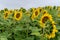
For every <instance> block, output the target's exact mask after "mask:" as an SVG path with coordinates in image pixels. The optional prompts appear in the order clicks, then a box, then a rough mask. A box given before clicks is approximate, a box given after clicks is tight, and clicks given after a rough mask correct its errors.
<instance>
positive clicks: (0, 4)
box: [0, 0, 60, 10]
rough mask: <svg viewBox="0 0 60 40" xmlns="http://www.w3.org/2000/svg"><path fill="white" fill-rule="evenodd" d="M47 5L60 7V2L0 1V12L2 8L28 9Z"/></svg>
mask: <svg viewBox="0 0 60 40" xmlns="http://www.w3.org/2000/svg"><path fill="white" fill-rule="evenodd" d="M49 5H50V6H60V0H0V10H1V9H4V8H8V9H18V8H21V7H23V8H25V9H29V8H32V7H40V6H49Z"/></svg>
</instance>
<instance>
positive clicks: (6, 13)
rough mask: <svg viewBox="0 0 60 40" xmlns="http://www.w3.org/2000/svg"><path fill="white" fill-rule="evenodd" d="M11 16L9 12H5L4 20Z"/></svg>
mask: <svg viewBox="0 0 60 40" xmlns="http://www.w3.org/2000/svg"><path fill="white" fill-rule="evenodd" d="M8 15H9V11H4V19H7V18H8Z"/></svg>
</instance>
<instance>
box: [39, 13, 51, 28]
mask: <svg viewBox="0 0 60 40" xmlns="http://www.w3.org/2000/svg"><path fill="white" fill-rule="evenodd" d="M47 20H50V21H52V16H51V15H50V14H48V13H46V14H44V15H43V16H42V17H41V19H40V21H39V23H40V25H41V26H42V28H44V25H45V22H46V21H47Z"/></svg>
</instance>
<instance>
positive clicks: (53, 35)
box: [0, 6, 60, 40]
mask: <svg viewBox="0 0 60 40" xmlns="http://www.w3.org/2000/svg"><path fill="white" fill-rule="evenodd" d="M0 40H60V6H45V7H38V8H34V7H32V8H30V9H28V10H26V9H25V8H23V7H21V8H20V9H8V8H4V9H3V10H0Z"/></svg>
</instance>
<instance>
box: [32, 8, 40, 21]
mask: <svg viewBox="0 0 60 40" xmlns="http://www.w3.org/2000/svg"><path fill="white" fill-rule="evenodd" d="M38 15H39V11H38V10H37V9H36V10H34V11H33V13H32V16H31V19H32V20H33V19H34V18H36V17H38Z"/></svg>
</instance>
